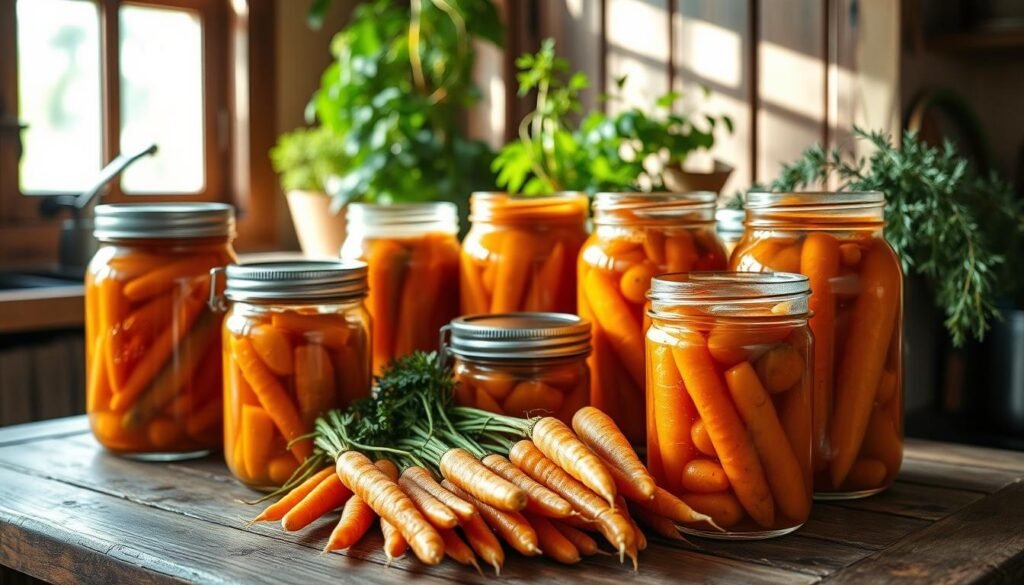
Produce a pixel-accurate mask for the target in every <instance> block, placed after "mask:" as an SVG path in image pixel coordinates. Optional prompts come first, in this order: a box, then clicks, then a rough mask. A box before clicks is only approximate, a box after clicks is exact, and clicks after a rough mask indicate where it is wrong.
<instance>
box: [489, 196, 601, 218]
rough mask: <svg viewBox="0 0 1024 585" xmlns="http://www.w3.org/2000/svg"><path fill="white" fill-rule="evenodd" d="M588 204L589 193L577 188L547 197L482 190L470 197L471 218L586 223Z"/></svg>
mask: <svg viewBox="0 0 1024 585" xmlns="http://www.w3.org/2000/svg"><path fill="white" fill-rule="evenodd" d="M588 206H589V200H588V199H587V196H586V195H584V194H582V193H575V192H572V193H561V194H557V195H550V196H543V197H529V196H520V195H511V194H508V193H490V192H487V193H482V192H481V193H474V194H473V195H472V197H471V198H470V221H472V222H473V223H492V224H542V225H579V226H583V225H584V224H585V223H586V220H587V208H588Z"/></svg>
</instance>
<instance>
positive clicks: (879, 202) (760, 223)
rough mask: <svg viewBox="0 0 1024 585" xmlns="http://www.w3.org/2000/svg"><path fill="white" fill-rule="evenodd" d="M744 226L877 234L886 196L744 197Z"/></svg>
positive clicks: (866, 193) (871, 193)
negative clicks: (745, 199) (871, 232)
mask: <svg viewBox="0 0 1024 585" xmlns="http://www.w3.org/2000/svg"><path fill="white" fill-rule="evenodd" d="M745 208H746V219H745V221H744V224H745V225H746V226H747V228H752V229H768V228H770V229H777V230H835V231H854V230H857V231H880V230H882V229H883V228H884V227H885V197H884V196H883V194H882V193H880V192H877V191H862V192H847V191H838V192H824V191H822V192H796V193H789V192H786V193H783V192H780V193H764V192H755V193H749V194H748V195H747V201H746V205H745Z"/></svg>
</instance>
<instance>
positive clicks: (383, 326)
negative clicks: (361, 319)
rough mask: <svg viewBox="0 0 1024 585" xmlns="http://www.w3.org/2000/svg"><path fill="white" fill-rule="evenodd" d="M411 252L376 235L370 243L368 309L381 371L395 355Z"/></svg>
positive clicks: (375, 360)
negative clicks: (404, 284)
mask: <svg viewBox="0 0 1024 585" xmlns="http://www.w3.org/2000/svg"><path fill="white" fill-rule="evenodd" d="M409 256H410V252H409V250H408V249H407V248H406V247H405V246H402V245H401V244H400V243H398V242H396V241H395V240H389V239H383V238H382V239H376V240H373V241H372V242H371V243H370V249H369V251H368V253H367V257H366V263H367V266H368V272H367V283H368V285H369V288H370V295H369V297H367V309H368V310H369V311H370V315H372V316H373V369H374V372H375V373H380V371H381V368H383V367H384V366H386V365H387V364H388V362H390V361H391V359H392V357H393V356H394V355H395V335H396V333H397V330H398V324H399V323H400V321H399V320H398V311H399V299H400V298H401V295H402V282H403V281H404V280H405V272H406V270H408V268H409Z"/></svg>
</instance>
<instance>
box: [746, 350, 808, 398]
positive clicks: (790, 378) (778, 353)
mask: <svg viewBox="0 0 1024 585" xmlns="http://www.w3.org/2000/svg"><path fill="white" fill-rule="evenodd" d="M755 369H756V370H757V376H758V377H759V378H760V379H761V384H763V385H764V389H765V390H767V391H768V392H771V393H772V394H778V393H780V392H785V391H786V390H789V389H790V388H792V387H793V385H794V384H796V383H797V382H799V381H800V379H801V378H803V377H804V358H803V356H801V355H800V352H798V351H797V350H796V349H794V348H793V346H792V345H790V344H788V343H780V344H779V345H776V346H775V347H773V348H771V349H769V350H768V351H766V352H765V354H764V355H763V356H761V357H760V358H758V359H757V363H756V365H755Z"/></svg>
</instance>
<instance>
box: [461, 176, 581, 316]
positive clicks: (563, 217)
mask: <svg viewBox="0 0 1024 585" xmlns="http://www.w3.org/2000/svg"><path fill="white" fill-rule="evenodd" d="M587 205H588V200H587V196H586V195H582V194H578V193H564V194H560V195H552V196H550V197H524V196H515V195H509V194H507V193H474V194H473V196H472V198H471V199H470V208H471V216H470V221H471V222H472V224H473V225H472V227H471V228H470V230H469V233H468V234H466V238H465V239H464V240H463V242H462V267H461V269H460V275H461V276H460V283H461V298H462V305H461V306H462V314H464V315H468V314H481V313H508V312H514V311H554V312H561V313H575V312H576V256H577V255H578V254H579V251H580V246H582V245H583V241H584V240H586V239H587V230H586V222H587Z"/></svg>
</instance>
